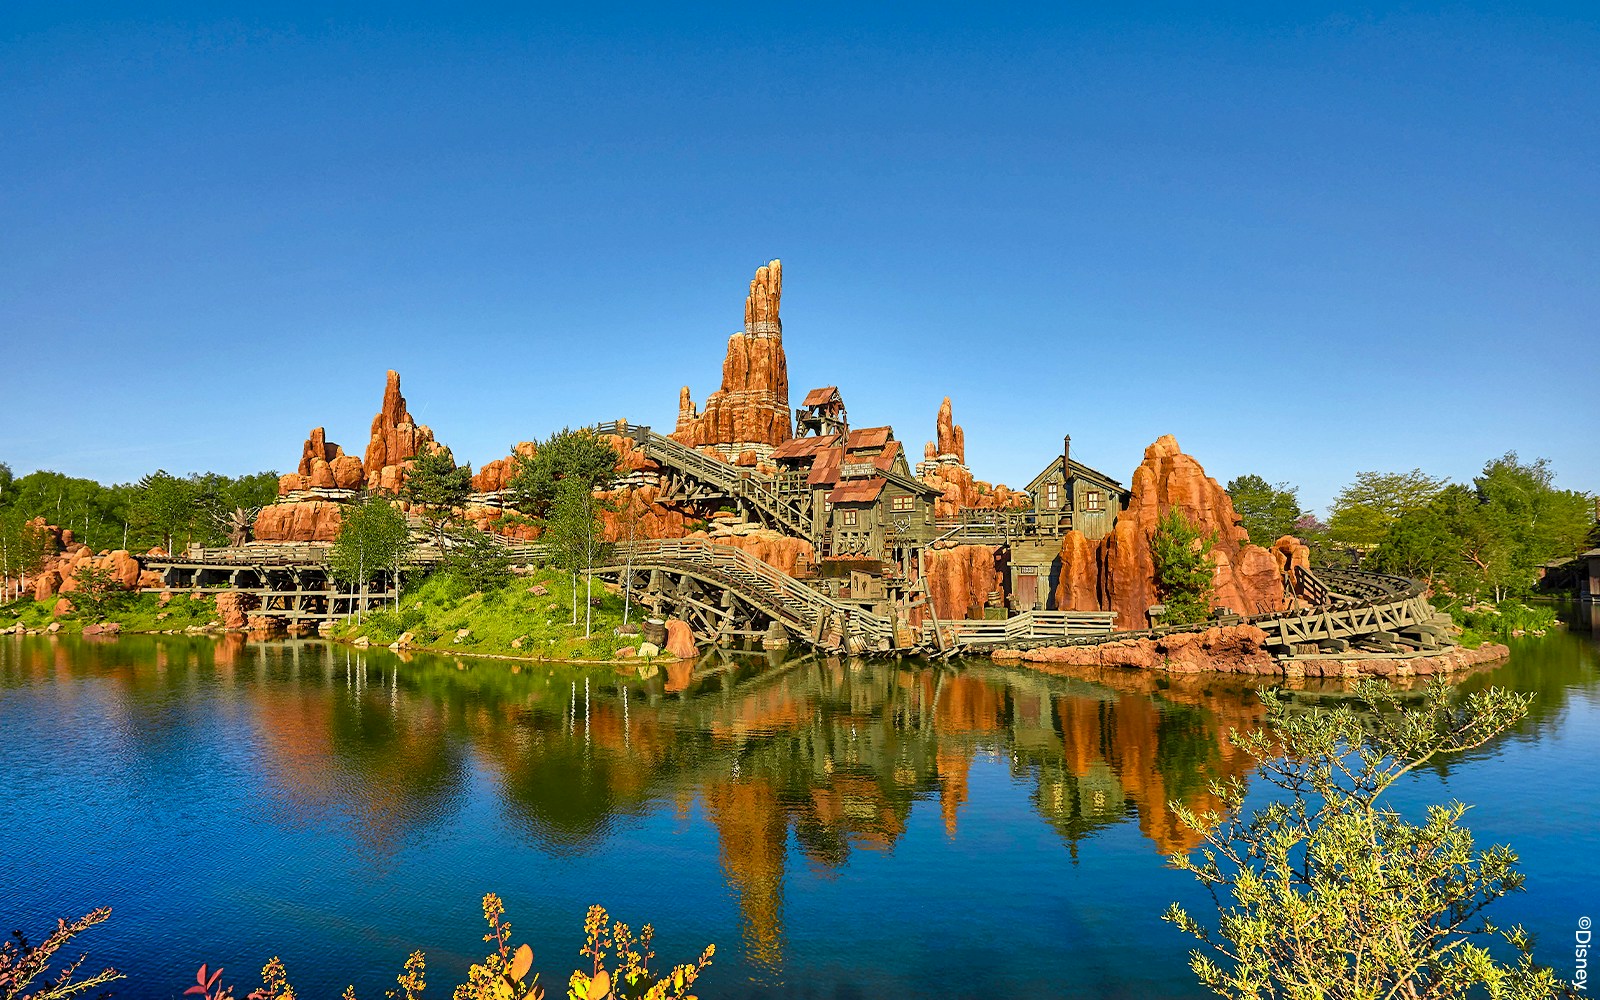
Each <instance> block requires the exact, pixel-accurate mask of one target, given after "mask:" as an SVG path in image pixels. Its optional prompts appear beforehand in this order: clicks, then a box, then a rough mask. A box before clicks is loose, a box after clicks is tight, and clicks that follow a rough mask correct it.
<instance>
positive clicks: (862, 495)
mask: <svg viewBox="0 0 1600 1000" xmlns="http://www.w3.org/2000/svg"><path fill="white" fill-rule="evenodd" d="M884 482H885V480H884V479H882V478H880V477H878V476H874V477H872V478H871V479H850V480H847V481H845V482H842V483H840V484H839V485H838V486H835V487H834V488H833V492H832V493H829V494H828V502H829V503H835V504H839V503H872V502H873V501H875V500H877V499H878V494H879V493H882V492H883V484H884Z"/></svg>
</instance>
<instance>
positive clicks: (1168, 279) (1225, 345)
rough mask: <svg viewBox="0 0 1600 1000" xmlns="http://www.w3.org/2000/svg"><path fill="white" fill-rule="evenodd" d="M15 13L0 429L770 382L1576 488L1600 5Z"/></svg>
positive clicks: (251, 440) (655, 398)
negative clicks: (775, 283)
mask: <svg viewBox="0 0 1600 1000" xmlns="http://www.w3.org/2000/svg"><path fill="white" fill-rule="evenodd" d="M52 6H53V7H61V8H64V9H63V10H54V9H49V10H47V9H46V5H36V7H37V8H38V9H37V10H28V9H18V8H17V6H15V5H13V6H11V7H8V8H7V9H5V10H4V11H3V12H0V171H3V173H0V176H3V177H4V178H5V185H4V190H0V347H3V351H4V359H5V360H4V363H3V369H0V370H3V371H4V379H3V382H4V393H3V396H4V399H5V400H6V405H5V407H4V415H3V416H0V460H3V461H7V462H9V463H10V464H11V466H12V467H13V469H14V470H15V471H16V472H18V473H19V474H21V473H23V472H26V471H30V470H32V469H35V468H52V469H58V470H60V471H64V472H68V473H72V474H75V475H85V476H92V477H95V478H99V479H102V480H126V479H131V478H135V477H137V476H139V475H140V474H142V473H144V472H146V471H149V470H151V469H153V468H155V467H158V466H159V467H165V468H167V469H168V470H169V471H173V472H190V471H201V470H206V469H211V470H215V471H219V472H227V473H242V472H247V471H254V470H258V469H262V468H276V469H279V470H284V469H288V468H290V467H292V466H293V464H294V462H295V461H296V460H297V459H298V456H299V448H300V442H301V441H302V440H303V439H304V437H305V434H306V432H307V431H308V430H309V429H310V428H311V427H313V426H317V425H323V426H326V427H327V429H328V435H329V437H330V438H331V439H333V440H336V441H338V442H340V443H341V444H343V445H344V446H345V447H346V449H347V450H350V451H353V452H357V453H359V452H360V450H361V448H362V447H363V446H364V444H365V440H366V434H367V425H368V423H369V422H370V420H371V418H372V414H373V412H374V411H375V410H376V408H377V404H378V401H379V397H380V394H381V391H382V387H383V378H384V371H385V369H387V368H396V369H398V370H399V371H400V372H401V374H402V377H403V380H404V388H405V391H406V395H407V397H408V399H409V400H410V402H411V407H412V412H413V413H414V414H416V415H418V417H419V418H420V419H421V420H422V421H424V422H426V423H429V424H431V425H432V426H433V428H434V430H435V431H436V433H437V434H438V436H439V438H440V439H441V440H443V441H445V442H446V443H448V444H450V445H451V446H452V448H453V449H454V451H455V453H456V455H457V456H458V458H461V459H464V460H469V461H471V462H473V463H474V464H475V465H477V464H481V463H483V462H485V461H488V460H490V459H492V458H496V457H499V456H502V455H504V454H505V453H506V452H507V450H508V447H509V446H510V444H511V443H512V442H514V441H516V440H519V439H527V438H532V437H539V436H543V435H545V434H548V433H549V432H550V431H552V430H555V429H558V428H560V427H561V426H563V425H565V424H573V425H576V424H580V423H587V422H592V421H595V420H602V419H610V418H613V417H617V416H626V417H628V418H630V419H633V420H635V421H638V422H645V423H652V424H655V425H663V424H670V423H671V422H672V419H673V417H674V415H675V413H676V404H677V390H678V387H679V386H680V385H684V384H687V385H689V386H690V387H691V388H692V390H693V392H694V396H695V398H696V400H702V399H704V397H705V395H706V394H707V393H708V392H710V391H711V390H712V389H714V388H715V387H716V385H717V383H718V380H719V366H720V363H721V359H722V354H723V349H724V345H725V342H726V338H727V335H728V334H729V333H731V332H733V331H734V330H735V329H737V328H738V327H739V325H740V322H741V318H742V305H743V296H744V291H745V286H746V284H747V282H748V281H749V278H750V275H751V273H752V272H753V270H754V269H755V267H756V266H758V265H759V264H761V263H763V262H765V261H766V260H768V259H769V258H772V257H781V258H782V259H783V261H784V271H785V279H786V280H785V289H784V305H783V316H784V326H785V340H786V344H787V347H788V355H789V365H790V376H791V384H792V387H793V390H794V393H795V395H796V398H798V394H799V393H800V392H802V391H803V390H804V389H805V388H807V387H809V386H812V385H823V384H838V385H839V386H840V387H841V389H842V391H843V393H844V395H845V399H846V402H847V404H848V405H849V407H850V412H851V416H852V418H853V420H854V421H855V422H857V423H860V424H868V423H892V424H894V426H895V428H896V431H897V436H898V437H900V438H901V439H903V440H905V441H907V442H908V444H909V445H910V448H911V451H912V453H913V455H918V454H920V451H921V445H922V442H923V441H924V440H926V439H927V438H929V437H930V436H931V434H932V431H933V421H934V414H935V411H936V409H937V407H938V404H939V401H940V399H941V398H942V397H943V396H945V395H947V394H948V395H950V396H951V397H953V399H954V405H955V415H956V419H957V421H958V422H960V423H962V424H963V425H965V427H966V437H967V442H968V459H969V462H970V463H971V464H972V465H973V467H974V470H975V471H976V472H977V474H978V475H979V476H981V477H983V478H989V479H993V480H997V481H1004V482H1009V483H1011V484H1013V485H1021V484H1023V483H1026V482H1027V481H1028V480H1029V479H1030V478H1031V477H1032V476H1033V474H1034V473H1035V472H1036V471H1038V469H1039V468H1040V467H1042V466H1043V464H1044V463H1045V462H1046V461H1048V458H1049V456H1050V455H1051V454H1053V453H1054V452H1055V450H1056V449H1057V448H1058V447H1059V443H1060V438H1061V435H1062V434H1063V433H1071V434H1072V436H1073V447H1074V453H1075V455H1076V456H1077V457H1079V458H1080V459H1082V460H1084V461H1087V462H1089V463H1090V464H1093V465H1096V466H1098V467H1100V468H1102V469H1104V470H1105V471H1107V472H1109V473H1111V474H1113V475H1116V476H1118V477H1119V478H1124V479H1125V478H1126V477H1127V476H1128V474H1129V473H1130V472H1131V470H1132V469H1133V467H1134V466H1135V465H1136V464H1137V463H1138V461H1139V458H1140V456H1141V452H1142V449H1143V448H1144V446H1145V445H1146V444H1148V443H1149V442H1150V441H1152V440H1154V439H1155V438H1156V437H1157V436H1159V435H1161V434H1164V433H1172V434H1175V435H1176V436H1177V438H1178V440H1179V442H1180V443H1181V444H1182V445H1183V446H1184V448H1185V449H1186V450H1187V451H1189V452H1190V453H1191V454H1194V455H1195V456H1196V457H1197V458H1199V460H1200V461H1201V462H1202V463H1203V464H1204V465H1205V467H1206V469H1207V471H1208V472H1210V473H1211V474H1212V475H1214V476H1216V477H1217V478H1219V479H1221V480H1223V481H1226V480H1227V479H1229V478H1231V477H1232V476H1234V475H1237V474H1240V473H1243V472H1258V473H1260V474H1262V475H1264V476H1266V477H1267V478H1268V479H1270V480H1286V481H1288V482H1291V483H1294V484H1298V485H1299V486H1300V488H1301V491H1302V499H1303V500H1304V501H1305V502H1306V503H1307V505H1308V506H1311V507H1318V508H1320V507H1323V506H1324V505H1325V504H1326V502H1327V500H1328V499H1329V498H1330V497H1331V496H1332V495H1333V494H1334V492H1335V491H1336V490H1337V489H1338V488H1339V487H1340V486H1341V485H1343V484H1344V483H1346V482H1348V481H1349V480H1350V479H1351V478H1352V477H1353V475H1354V474H1355V473H1356V472H1358V471H1360V470H1364V469H1380V470H1399V469H1409V468H1412V467H1414V466H1420V467H1422V468H1423V469H1426V470H1428V471H1430V472H1432V473H1434V474H1439V475H1448V476H1451V477H1453V478H1458V479H1459V478H1465V477H1468V476H1470V475H1471V474H1472V473H1473V472H1475V471H1476V470H1477V469H1478V468H1479V467H1480V466H1481V465H1482V463H1483V462H1484V460H1486V459H1488V458H1490V457H1492V456H1495V455H1498V454H1500V453H1502V452H1504V451H1506V450H1508V449H1516V450H1517V451H1519V452H1520V453H1521V454H1523V455H1524V456H1525V457H1533V456H1546V457H1549V458H1550V459H1551V460H1552V462H1553V464H1554V466H1555V468H1556V470H1557V472H1558V474H1559V480H1558V482H1559V484H1560V485H1564V486H1568V487H1571V488H1579V489H1586V490H1591V491H1593V490H1600V460H1597V457H1596V456H1597V452H1600V449H1597V448H1596V447H1595V445H1594V437H1593V436H1594V433H1595V427H1596V426H1597V417H1600V403H1597V396H1600V394H1597V393H1596V390H1595V385H1596V375H1597V365H1596V363H1595V358H1596V348H1597V346H1600V335H1597V327H1596V317H1597V315H1600V309H1597V306H1600V282H1597V280H1596V276H1597V275H1600V266H1597V265H1600V183H1597V182H1596V176H1597V166H1596V165H1597V164H1600V14H1597V8H1595V7H1594V6H1592V5H1586V6H1577V5H1574V6H1570V7H1560V6H1550V7H1542V8H1536V7H1528V6H1523V7H1515V8H1513V7H1501V8H1493V7H1486V6H1476V7H1473V8H1465V7H1432V6H1415V5H1413V6H1407V7H1404V8H1395V9H1383V8H1362V9H1360V10H1342V9H1337V8H1331V7H1329V8H1318V7H1311V6H1296V5H1275V6H1272V7H1263V8H1255V7H1245V6H1229V7H1218V8H1216V9H1215V10H1214V11H1213V12H1212V13H1210V14H1206V15H1200V14H1196V13H1194V12H1193V11H1192V10H1188V9H1186V8H1178V7H1170V8H1163V7H1157V6H1150V7H1147V8H1144V11H1143V13H1141V14H1138V15H1134V16H1125V15H1123V14H1120V13H1119V14H1117V15H1116V16H1111V15H1110V14H1106V13H1104V12H1102V13H1082V12H1074V11H1069V10H1065V9H1063V10H1060V11H1055V12H1050V11H1041V10H1038V9H1026V8H1023V7H1021V6H1020V5H1018V6H1010V5H968V6H965V7H961V8H951V9H943V8H938V7H934V6H929V5H916V6H901V7H875V8H874V9H873V10H871V11H861V10H857V9H855V8H854V7H853V6H838V7H834V6H828V5H741V6H739V7H721V8H714V7H695V8H694V9H693V10H691V11H687V12H685V11H678V10H673V9H670V7H669V5H658V6H654V7H645V8H607V9H606V10H605V11H603V12H598V13H588V12H581V13H580V12H576V11H573V10H563V11H559V12H555V13H546V12H544V11H542V10H534V11H528V10H520V11H515V12H509V11H501V12H498V13H483V12H473V11H466V10H464V9H450V10H448V11H446V12H445V13H439V12H432V13H429V12H425V11H420V10H419V11H415V12H413V11H410V10H408V9H406V8H405V7H403V6H383V7H378V6H376V5H374V6H370V7H360V8H343V9H342V10H341V11H340V12H338V13H335V14H331V15H330V14H328V13H325V12H323V11H322V10H320V9H316V8H306V9H304V10H296V9H295V8H294V7H292V6H288V5H284V6H275V7H274V8H273V13H272V14H271V15H270V17H268V16H265V15H262V14H260V13H245V12H240V13H237V14H235V15H228V14H227V13H226V11H225V10H224V8H222V7H221V6H218V5H208V6H196V7H192V8H187V9H185V8H159V7H155V6H152V7H149V8H148V9H146V10H144V11H143V12H141V13H140V16H139V17H137V18H135V17H133V16H132V15H130V13H129V12H128V10H119V9H115V8H105V9H100V8H96V7H95V6H93V5H88V4H74V5H52Z"/></svg>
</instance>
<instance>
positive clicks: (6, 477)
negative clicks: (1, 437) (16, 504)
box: [0, 462, 17, 507]
mask: <svg viewBox="0 0 1600 1000" xmlns="http://www.w3.org/2000/svg"><path fill="white" fill-rule="evenodd" d="M16 481H17V477H16V476H14V475H12V474H11V466H9V465H7V464H6V463H4V462H0V507H4V506H6V505H7V504H9V503H10V502H11V499H12V497H11V486H12V484H13V483H15V482H16Z"/></svg>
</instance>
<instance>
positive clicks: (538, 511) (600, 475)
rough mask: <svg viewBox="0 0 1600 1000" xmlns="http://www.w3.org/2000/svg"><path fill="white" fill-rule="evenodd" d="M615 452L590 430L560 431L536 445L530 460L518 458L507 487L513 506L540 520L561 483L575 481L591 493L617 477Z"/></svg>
mask: <svg viewBox="0 0 1600 1000" xmlns="http://www.w3.org/2000/svg"><path fill="white" fill-rule="evenodd" d="M616 469H617V452H616V449H614V448H612V447H611V444H610V442H608V441H606V439H605V438H602V437H601V436H600V435H598V434H596V433H595V432H594V431H593V430H592V429H590V428H587V427H580V428H578V429H576V430H574V429H572V428H570V427H563V428H562V429H561V430H560V432H558V433H556V434H552V435H551V436H550V437H549V439H548V440H545V441H541V442H539V445H538V447H537V448H536V449H535V450H534V453H533V455H532V456H531V457H529V456H526V455H517V471H516V472H515V473H513V474H512V477H511V480H510V482H509V483H507V484H506V489H507V492H508V493H509V494H510V499H511V503H512V506H514V507H516V508H517V509H518V510H520V511H522V513H524V514H527V515H528V516H530V517H535V518H543V517H545V516H546V515H547V514H548V513H549V511H550V508H551V506H552V505H553V504H554V503H555V500H556V491H557V486H558V484H559V483H561V482H562V481H563V480H566V479H577V480H579V481H581V482H582V483H583V484H584V485H585V486H586V487H588V488H590V489H593V488H595V487H597V486H602V485H604V484H606V483H609V482H610V481H611V479H612V477H613V476H615V475H616Z"/></svg>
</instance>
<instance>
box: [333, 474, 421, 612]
mask: <svg viewBox="0 0 1600 1000" xmlns="http://www.w3.org/2000/svg"><path fill="white" fill-rule="evenodd" d="M410 549H411V529H410V525H409V524H408V523H407V522H406V516H405V515H404V514H402V513H401V512H400V510H399V509H398V508H396V507H395V505H394V504H392V503H390V502H389V500H388V499H387V498H385V497H382V496H377V495H375V494H369V495H368V496H367V497H366V498H365V499H364V500H363V501H362V502H361V503H360V504H357V505H355V506H352V507H347V508H345V511H344V516H343V518H342V520H341V521H340V522H339V535H338V537H337V538H336V539H335V540H334V543H333V549H332V551H331V552H330V553H329V555H328V561H329V563H330V567H331V569H332V570H333V577H334V579H335V580H338V581H339V582H341V583H344V584H347V585H351V586H354V587H355V588H356V590H357V591H358V592H359V593H361V594H363V595H364V594H365V593H366V589H367V585H368V583H369V581H370V580H371V579H372V574H373V573H375V572H378V571H380V570H387V571H388V572H389V573H390V574H392V577H393V580H394V589H395V594H396V600H398V595H399V591H400V565H401V563H402V562H404V560H405V558H406V554H407V553H408V552H409V551H410ZM365 604H366V601H365V599H363V600H361V601H360V604H359V605H358V606H357V608H356V616H357V620H359V619H360V615H361V613H362V612H363V611H365V610H366V608H365Z"/></svg>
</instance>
